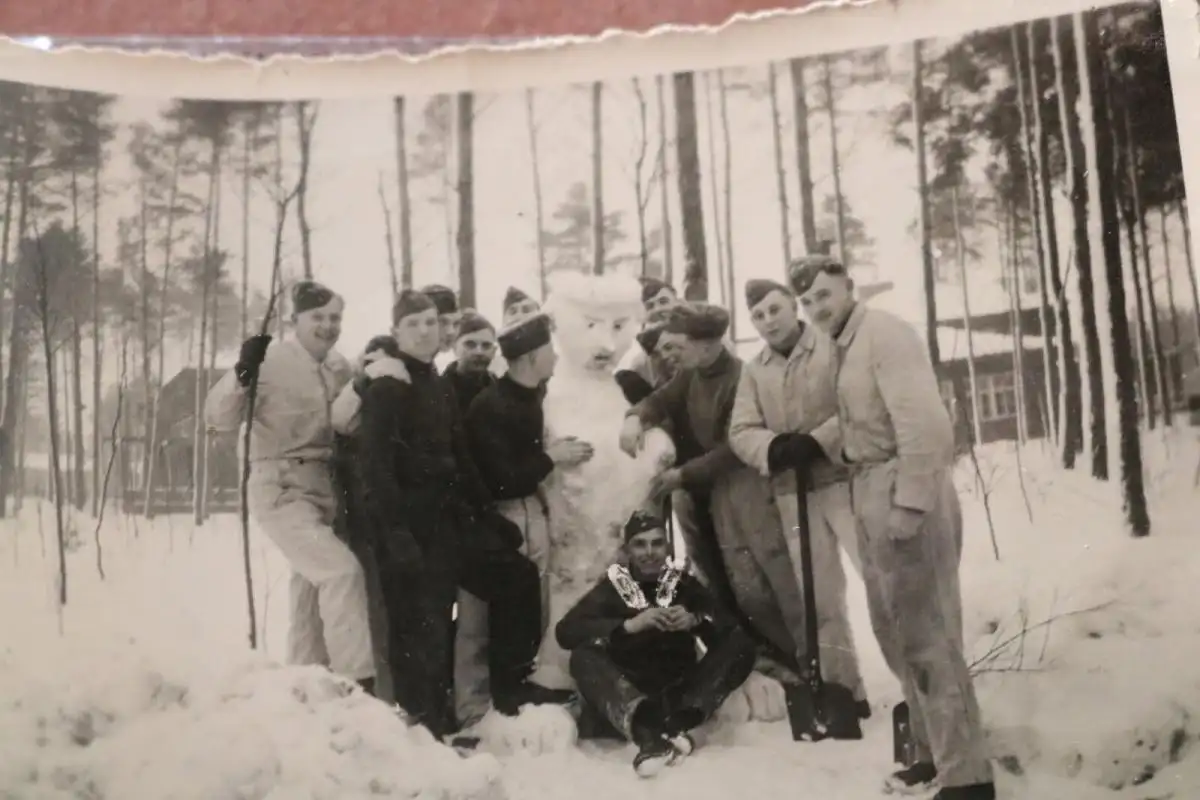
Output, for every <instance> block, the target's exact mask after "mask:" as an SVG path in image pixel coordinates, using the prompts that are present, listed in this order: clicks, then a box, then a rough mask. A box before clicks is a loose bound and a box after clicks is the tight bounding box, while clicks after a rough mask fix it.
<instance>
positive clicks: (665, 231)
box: [654, 75, 675, 285]
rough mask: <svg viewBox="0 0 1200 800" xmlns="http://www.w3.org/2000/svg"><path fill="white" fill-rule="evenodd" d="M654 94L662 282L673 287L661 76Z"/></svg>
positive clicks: (657, 76)
mask: <svg viewBox="0 0 1200 800" xmlns="http://www.w3.org/2000/svg"><path fill="white" fill-rule="evenodd" d="M654 87H655V94H656V96H657V100H658V149H659V161H658V168H659V172H658V181H659V183H658V189H659V191H658V198H659V204H660V206H661V209H660V214H661V215H662V238H663V280H664V281H666V282H667V283H668V284H672V285H674V280H675V239H674V234H673V233H672V231H671V202H670V198H669V195H668V194H667V187H668V186H669V179H668V177H667V173H668V172H669V170H668V169H667V163H668V160H667V159H668V155H669V153H668V151H667V101H666V89H665V87H664V86H663V76H662V75H656V76H655V78H654Z"/></svg>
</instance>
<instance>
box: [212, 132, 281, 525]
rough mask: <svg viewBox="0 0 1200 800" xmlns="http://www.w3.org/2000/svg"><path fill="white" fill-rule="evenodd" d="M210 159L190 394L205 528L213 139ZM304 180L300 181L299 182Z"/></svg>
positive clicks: (217, 160)
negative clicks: (193, 380)
mask: <svg viewBox="0 0 1200 800" xmlns="http://www.w3.org/2000/svg"><path fill="white" fill-rule="evenodd" d="M210 146H211V149H212V155H211V156H210V159H209V167H208V168H209V173H208V200H207V202H206V204H205V210H204V250H203V252H204V255H203V259H204V260H203V266H202V267H201V269H202V273H201V283H200V287H201V288H200V333H199V336H198V337H197V344H198V347H199V353H198V355H197V358H196V387H195V391H194V393H193V406H192V407H193V411H194V417H193V427H192V517H193V520H194V522H195V523H196V524H197V525H202V524H204V462H205V458H204V456H205V451H206V449H207V448H206V447H205V430H206V426H205V425H204V397H205V395H206V394H207V389H208V379H207V375H206V374H205V372H206V370H205V363H204V356H205V354H206V353H207V348H208V313H209V306H211V305H212V303H211V301H210V296H211V294H210V293H211V292H212V274H213V263H212V262H213V247H212V228H213V219H214V217H215V216H216V204H217V172H218V170H219V169H220V164H221V156H220V147H219V145H218V143H217V141H216V140H215V139H214V140H213V141H212V143H211V145H210ZM301 180H303V179H301Z"/></svg>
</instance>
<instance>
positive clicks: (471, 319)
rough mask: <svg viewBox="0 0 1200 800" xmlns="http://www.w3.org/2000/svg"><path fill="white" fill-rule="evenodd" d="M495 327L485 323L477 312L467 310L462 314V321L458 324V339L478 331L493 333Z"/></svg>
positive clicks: (483, 318)
mask: <svg viewBox="0 0 1200 800" xmlns="http://www.w3.org/2000/svg"><path fill="white" fill-rule="evenodd" d="M494 330H496V328H495V326H493V325H492V323H490V322H488V321H487V318H486V317H484V316H483V314H480V313H479V312H478V311H474V310H472V309H469V308H468V309H467V310H466V311H464V312H463V315H462V321H461V322H459V323H458V338H460V339H461V338H462V337H464V336H467V335H469V334H472V333H477V332H479V331H494Z"/></svg>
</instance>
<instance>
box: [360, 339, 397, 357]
mask: <svg viewBox="0 0 1200 800" xmlns="http://www.w3.org/2000/svg"><path fill="white" fill-rule="evenodd" d="M377 350H380V351H383V354H384V355H386V356H390V357H391V358H399V357H400V345H398V344H396V339H395V338H394V337H392V336H388V335H386V334H384V335H382V336H372V337H371V341H369V342H367V347H366V349H365V350H363V355H370V354H371V353H374V352H375V351H377Z"/></svg>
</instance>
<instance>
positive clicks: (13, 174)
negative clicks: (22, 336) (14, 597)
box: [0, 148, 20, 509]
mask: <svg viewBox="0 0 1200 800" xmlns="http://www.w3.org/2000/svg"><path fill="white" fill-rule="evenodd" d="M17 164H18V161H17V153H16V148H13V150H12V151H10V152H9V154H8V159H7V169H6V173H7V176H8V177H7V179H6V180H5V187H4V227H3V229H2V230H0V287H4V286H8V280H9V279H8V267H9V261H8V257H9V253H10V247H11V246H12V233H13V224H12V220H13V208H14V206H15V205H16V200H17V184H18V183H19V182H20V176H19V173H18V166H17ZM4 322H5V320H4V307H3V304H0V375H3V374H4V346H3V345H4V340H3V332H4ZM2 388H3V387H2V386H0V401H2V400H3V398H4V397H6V396H7V395H5V394H3V392H2ZM0 469H3V468H2V467H0ZM2 508H3V503H2V501H0V509H2Z"/></svg>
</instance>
